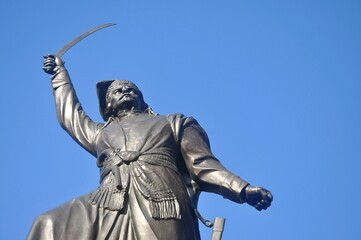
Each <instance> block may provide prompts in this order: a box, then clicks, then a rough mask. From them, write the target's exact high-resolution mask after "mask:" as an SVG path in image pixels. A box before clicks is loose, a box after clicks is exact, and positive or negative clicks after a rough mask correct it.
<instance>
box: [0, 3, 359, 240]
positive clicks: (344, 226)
mask: <svg viewBox="0 0 361 240" xmlns="http://www.w3.org/2000/svg"><path fill="white" fill-rule="evenodd" d="M108 22H113V23H116V24H117V25H116V26H115V27H111V28H107V29H104V30H101V31H100V32H97V33H95V34H94V35H91V36H89V37H88V38H86V39H85V40H83V41H81V42H80V43H79V44H77V45H76V46H74V47H73V48H72V49H71V50H70V51H69V52H68V53H66V54H65V55H64V57H63V59H64V61H65V62H66V66H67V68H68V70H69V72H70V74H71V77H72V80H73V83H74V86H75V88H76V89H77V93H78V96H79V98H80V100H81V102H82V105H83V107H84V109H85V110H86V111H87V113H88V114H89V115H90V116H91V117H92V118H93V120H95V121H101V118H100V115H99V113H98V106H97V97H96V93H95V83H96V82H98V81H101V80H106V79H115V78H125V79H129V80H132V81H134V82H135V83H136V84H137V85H138V86H139V87H140V88H141V90H142V91H143V94H144V97H145V100H146V101H147V102H148V104H149V105H150V106H151V107H152V108H153V109H154V110H155V111H156V112H157V113H160V114H168V113H175V112H181V113H184V114H185V115H190V116H193V117H195V118H196V119H197V120H198V122H199V123H200V124H201V125H202V126H203V128H204V129H205V130H206V131H207V133H208V135H209V138H210V141H211V146H212V151H213V153H214V154H215V155H216V156H217V157H218V158H219V159H220V160H221V161H222V163H223V164H224V165H225V166H226V167H227V168H229V169H231V170H232V171H233V172H234V173H236V174H238V175H240V176H241V177H242V178H244V179H246V180H248V181H249V182H251V183H252V184H254V185H260V186H264V187H266V188H268V189H269V190H271V191H272V193H273V195H274V203H273V205H272V207H271V208H270V209H269V210H267V211H264V212H258V211H256V210H255V209H253V208H251V207H249V206H247V205H237V204H235V203H233V202H230V201H228V200H225V199H223V198H222V197H220V196H217V195H214V194H208V193H204V194H202V196H201V199H200V207H199V209H200V211H201V212H202V214H203V215H204V217H206V218H209V219H213V218H214V217H216V216H219V217H225V218H226V227H225V232H224V239H248V240H252V239H260V238H268V239H282V240H283V239H285V240H286V239H287V240H288V239H296V240H297V239H360V238H361V228H360V223H361V207H360V204H359V203H358V201H359V199H360V198H361V188H360V187H358V184H359V183H360V182H361V174H360V170H361V94H360V91H361V67H360V66H361V44H360V43H361V2H360V1H352V0H349V1H341V0H338V1H336V0H328V1H326V0H324V1H321V0H313V1H311V0H303V1H289V0H287V1H286V0H278V1H265V0H259V1H245V0H238V1H235V0H234V1H232V0H227V1H215V0H209V1H204V0H203V1H201V0H197V1H190V0H185V1H160V0H153V1H145V0H143V1H124V0H123V1H113V0H107V1H68V0H64V1H60V2H49V1H40V0H34V1H20V0H12V1H2V2H1V3H0V25H1V29H2V37H1V45H0V50H1V53H2V54H1V55H0V61H1V73H0V74H1V81H2V84H3V85H2V88H1V90H0V91H1V95H0V106H1V111H2V117H1V119H0V121H1V124H0V126H1V135H2V138H1V141H2V143H1V146H2V147H1V149H2V151H1V152H2V162H3V171H2V174H1V176H0V182H1V184H2V186H3V187H2V194H1V197H0V205H1V206H2V214H1V217H0V221H1V223H0V239H24V238H25V237H26V235H27V233H28V231H29V229H30V227H31V224H32V221H33V220H34V218H35V217H36V216H37V215H39V214H40V213H42V212H45V211H47V210H49V209H52V208H54V207H56V206H58V205H60V204H61V203H64V202H66V201H69V200H71V199H72V198H74V197H77V196H80V195H82V194H85V193H87V192H89V191H91V190H93V189H95V188H96V187H97V184H98V169H97V167H96V165H95V159H94V158H93V157H92V156H91V155H89V154H88V153H87V152H85V151H84V150H83V149H81V148H80V147H79V146H78V145H77V144H76V143H75V142H73V140H72V139H71V138H70V137H69V136H68V135H67V134H66V133H65V132H64V131H63V130H62V129H61V128H60V126H59V125H58V122H57V119H56V115H55V110H54V101H53V97H52V92H51V86H50V80H49V76H47V75H46V74H45V73H43V72H42V70H41V66H42V59H43V58H42V56H43V55H45V54H47V53H55V52H57V51H58V50H59V49H60V48H61V47H62V46H63V45H65V44H66V43H67V42H68V41H70V40H71V39H73V38H74V37H76V36H77V35H79V34H80V33H82V32H84V31H86V30H88V29H90V28H92V27H94V26H97V25H100V24H103V23H108ZM201 235H202V237H203V239H210V235H211V230H209V229H206V228H205V227H203V226H201Z"/></svg>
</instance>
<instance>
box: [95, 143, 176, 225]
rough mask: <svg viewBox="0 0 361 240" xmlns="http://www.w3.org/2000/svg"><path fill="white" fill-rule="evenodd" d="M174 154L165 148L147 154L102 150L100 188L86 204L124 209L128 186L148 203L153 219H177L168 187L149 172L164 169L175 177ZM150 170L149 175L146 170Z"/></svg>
mask: <svg viewBox="0 0 361 240" xmlns="http://www.w3.org/2000/svg"><path fill="white" fill-rule="evenodd" d="M174 155H175V154H174V153H173V152H172V151H171V150H169V149H166V148H160V149H155V150H151V151H147V152H136V151H120V150H119V149H106V150H104V151H103V152H102V153H101V154H100V156H99V157H98V160H97V165H98V167H99V168H100V186H99V188H98V189H97V190H96V191H95V192H93V193H92V194H91V197H90V199H89V202H90V203H91V204H97V205H98V206H99V207H102V208H106V209H109V210H113V211H120V210H122V209H123V208H124V205H125V204H126V203H124V199H125V195H126V194H128V189H129V182H130V181H132V182H133V183H134V184H133V185H134V186H135V190H138V191H139V192H140V193H141V195H142V196H143V197H144V198H146V199H147V200H148V201H149V206H150V210H151V213H152V217H153V218H155V219H169V218H175V219H180V211H179V204H178V201H177V199H176V196H175V195H174V193H173V191H172V190H171V189H170V188H169V186H168V184H167V183H166V182H165V181H164V180H163V179H162V178H161V177H160V176H158V175H157V174H156V173H155V172H154V171H152V170H151V168H154V167H164V168H168V169H171V170H172V171H174V172H175V173H177V174H178V170H177V167H176V165H175V162H174V161H175V159H176V158H175V156H174ZM149 168H150V171H149V170H148V169H149Z"/></svg>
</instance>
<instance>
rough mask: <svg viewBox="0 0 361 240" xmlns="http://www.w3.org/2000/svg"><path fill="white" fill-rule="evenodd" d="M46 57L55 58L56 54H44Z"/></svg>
mask: <svg viewBox="0 0 361 240" xmlns="http://www.w3.org/2000/svg"><path fill="white" fill-rule="evenodd" d="M43 57H44V58H55V55H54V54H46V55H45V56H43Z"/></svg>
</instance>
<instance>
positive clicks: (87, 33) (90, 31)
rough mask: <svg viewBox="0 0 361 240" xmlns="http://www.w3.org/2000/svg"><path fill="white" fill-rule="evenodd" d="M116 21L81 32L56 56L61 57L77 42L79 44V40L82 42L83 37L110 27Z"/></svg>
mask: <svg viewBox="0 0 361 240" xmlns="http://www.w3.org/2000/svg"><path fill="white" fill-rule="evenodd" d="M114 25H115V24H114V23H107V24H103V25H100V26H97V27H95V28H92V29H90V30H89V31H86V32H85V33H83V34H81V35H80V36H78V37H77V38H75V39H73V40H72V41H70V42H69V43H67V44H66V45H65V46H64V47H62V48H61V49H60V50H59V51H58V52H57V53H56V54H55V56H58V57H61V56H63V55H64V53H66V51H68V50H69V49H70V48H71V47H72V46H74V45H75V44H77V43H78V42H80V41H81V40H82V39H83V38H86V37H87V36H89V35H90V34H92V33H94V32H96V31H98V30H100V29H103V28H106V27H110V26H114Z"/></svg>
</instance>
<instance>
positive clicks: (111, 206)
mask: <svg viewBox="0 0 361 240" xmlns="http://www.w3.org/2000/svg"><path fill="white" fill-rule="evenodd" d="M124 195H125V192H124V191H119V190H113V191H109V190H105V189H97V190H96V191H95V192H93V193H92V194H91V195H90V198H89V201H88V202H89V203H90V204H92V205H98V207H100V208H105V209H108V210H112V211H119V210H122V209H123V208H124Z"/></svg>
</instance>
